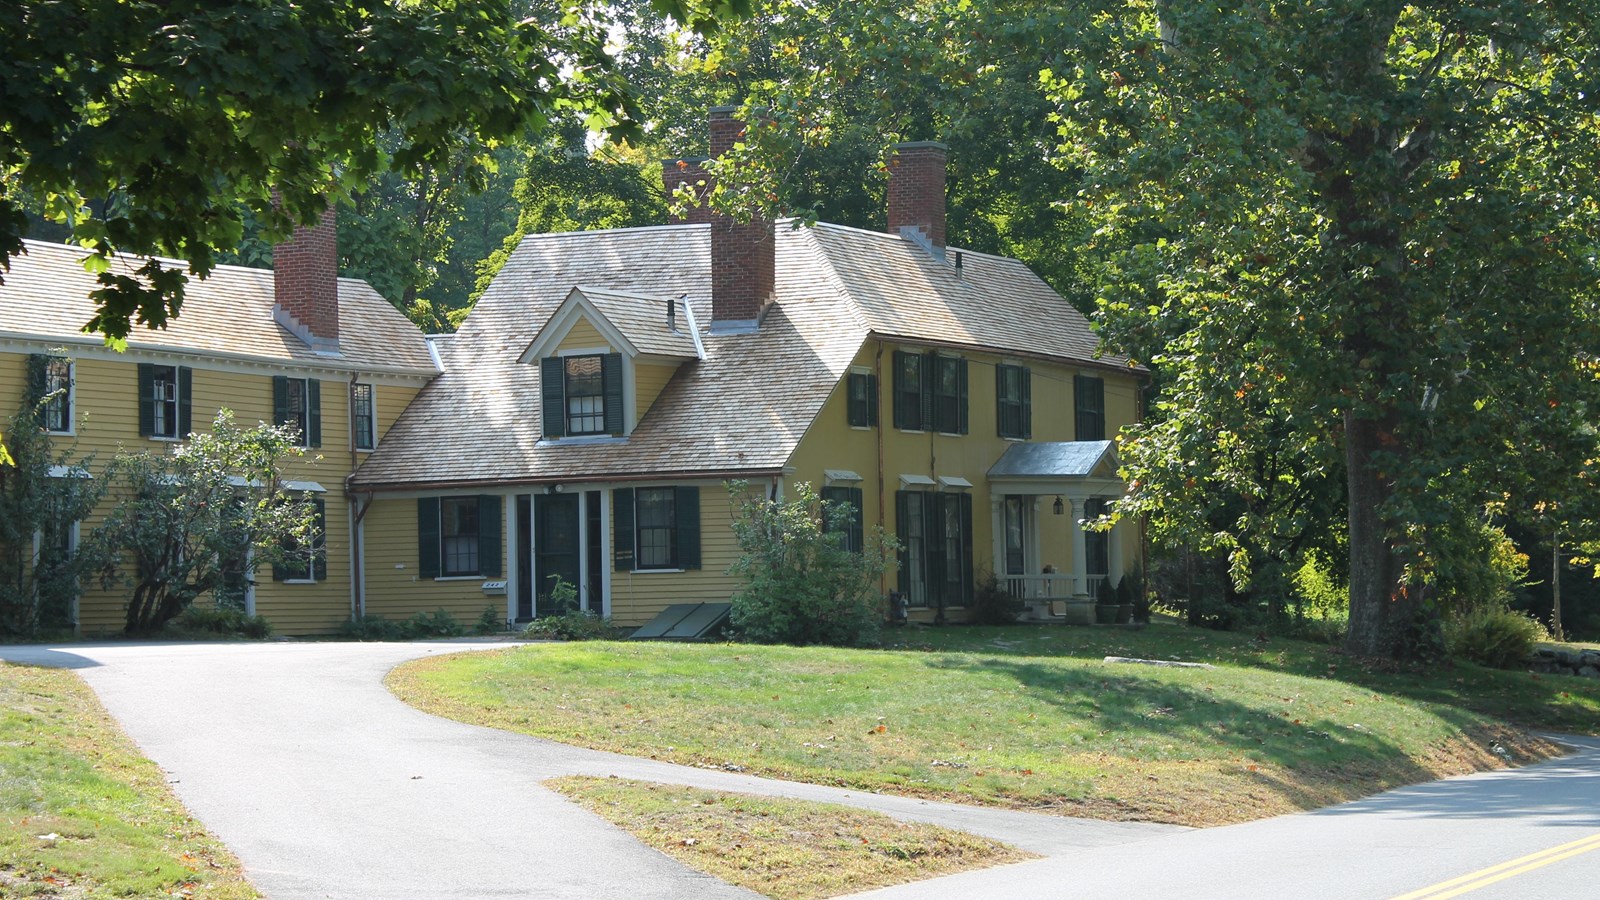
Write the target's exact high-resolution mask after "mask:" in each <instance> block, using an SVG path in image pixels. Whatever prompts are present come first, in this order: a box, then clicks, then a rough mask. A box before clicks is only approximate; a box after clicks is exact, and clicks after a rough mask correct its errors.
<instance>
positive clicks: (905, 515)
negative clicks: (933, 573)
mask: <svg viewBox="0 0 1600 900" xmlns="http://www.w3.org/2000/svg"><path fill="white" fill-rule="evenodd" d="M910 519H911V500H910V499H909V498H907V496H906V492H905V491H895V492H894V530H895V534H896V535H897V536H898V537H899V538H900V552H899V554H898V556H899V562H898V565H897V566H896V568H898V569H899V570H900V577H899V589H900V596H902V597H904V598H906V601H907V602H910V600H911V572H910V571H908V567H907V565H906V544H907V537H906V536H907V534H908V533H909V531H910V529H908V528H906V523H907V522H908V521H910Z"/></svg>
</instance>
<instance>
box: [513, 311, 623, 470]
mask: <svg viewBox="0 0 1600 900" xmlns="http://www.w3.org/2000/svg"><path fill="white" fill-rule="evenodd" d="M591 324H592V323H591ZM613 353H615V354H616V355H617V357H618V358H620V359H621V360H622V438H626V437H627V436H628V435H630V434H633V427H634V426H635V425H637V424H639V417H638V416H637V415H635V408H636V407H637V406H638V405H639V404H638V391H637V390H636V389H635V386H634V383H633V382H634V376H635V374H636V373H635V371H634V366H633V356H632V355H631V354H629V353H628V352H627V350H625V349H623V350H619V349H616V348H613V347H612V346H611V345H609V344H607V345H606V346H603V347H573V348H571V349H569V350H557V351H556V352H555V354H554V355H555V356H556V357H558V358H562V359H565V358H566V357H568V356H609V355H611V354H613ZM563 377H565V373H564V372H563ZM562 393H563V394H565V393H566V388H565V385H563V387H562ZM585 438H588V439H591V440H594V439H600V440H618V437H617V436H616V435H611V434H577V435H571V436H565V435H564V436H562V437H558V438H541V439H540V441H539V443H538V446H541V447H542V446H545V441H549V442H550V443H549V446H552V447H553V446H555V445H556V444H559V443H562V442H569V443H570V442H572V441H581V440H584V439H585Z"/></svg>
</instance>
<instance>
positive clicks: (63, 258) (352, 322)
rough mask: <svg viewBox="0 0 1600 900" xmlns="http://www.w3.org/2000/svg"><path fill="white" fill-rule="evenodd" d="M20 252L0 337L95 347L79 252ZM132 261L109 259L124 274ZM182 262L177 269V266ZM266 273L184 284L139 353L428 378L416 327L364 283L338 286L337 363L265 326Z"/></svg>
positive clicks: (2, 296)
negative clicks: (178, 302)
mask: <svg viewBox="0 0 1600 900" xmlns="http://www.w3.org/2000/svg"><path fill="white" fill-rule="evenodd" d="M23 243H24V245H25V247H26V248H27V253H25V254H23V255H21V256H17V257H15V258H14V259H12V261H11V271H10V272H7V273H5V284H4V285H0V334H6V335H10V336H19V337H29V338H39V339H46V340H52V341H61V342H63V343H80V344H81V343H89V342H92V343H96V344H98V343H99V339H98V338H96V337H94V336H92V335H85V334H83V332H82V328H83V325H84V323H85V322H87V321H89V319H90V318H92V317H93V316H94V303H93V302H92V301H91V300H90V299H89V294H90V292H91V291H94V290H95V289H96V288H98V287H99V283H98V282H96V280H95V277H94V276H93V275H90V274H89V273H88V272H85V271H84V269H83V265H82V264H81V263H80V260H81V259H82V258H83V256H84V251H83V250H81V249H79V248H77V247H69V246H65V245H62V244H48V243H43V242H41V241H24V242H23ZM142 262H143V261H142V260H140V259H138V258H130V257H124V258H119V259H116V260H114V261H113V263H112V267H113V271H118V270H121V271H123V272H128V273H131V272H132V271H133V270H134V269H136V268H138V266H139V265H141V264H142ZM174 264H175V265H182V263H174ZM272 279H273V273H272V271H271V270H270V269H251V268H245V267H243V266H218V267H217V268H216V270H215V271H213V272H212V273H211V276H210V277H208V278H206V279H205V280H204V281H202V280H200V279H197V278H191V279H190V280H189V283H188V285H187V286H186V287H185V288H184V302H183V309H182V312H181V314H180V315H179V316H178V318H176V319H173V320H171V321H169V322H168V323H167V328H166V330H164V331H150V330H148V329H144V328H140V327H138V326H137V325H136V326H135V327H134V329H133V331H132V332H131V333H130V334H129V335H128V345H129V346H130V347H136V348H151V349H162V350H177V351H180V352H181V351H189V352H193V353H195V354H199V355H207V354H211V355H219V354H231V355H238V356H244V357H251V358H255V359H261V360H272V361H278V362H287V363H300V364H306V365H316V366H319V367H324V368H335V369H358V370H363V371H373V370H385V371H399V372H407V373H414V374H418V375H432V374H434V373H435V372H436V371H437V369H435V368H434V365H433V360H432V358H431V357H430V356H429V354H428V349H427V345H426V344H425V343H424V342H423V339H422V332H421V331H419V330H418V329H417V327H416V326H415V325H413V324H412V323H411V321H410V320H408V319H407V318H406V317H405V316H404V315H403V314H402V313H401V312H400V311H399V310H397V309H395V308H394V305H393V304H391V303H389V301H387V300H385V299H383V297H382V296H380V295H379V294H378V292H377V291H374V290H373V289H372V288H371V287H370V286H368V285H367V283H366V282H365V281H359V280H356V279H352V278H341V279H339V350H340V354H341V356H340V357H328V356H319V355H317V354H316V353H315V352H313V351H312V350H311V348H310V347H308V346H306V345H305V343H304V342H302V341H301V340H300V339H299V338H297V337H295V336H294V335H293V334H292V333H290V332H289V331H288V330H286V329H284V328H283V327H282V326H280V325H278V324H277V323H276V322H274V321H273V319H272V303H273V281H272Z"/></svg>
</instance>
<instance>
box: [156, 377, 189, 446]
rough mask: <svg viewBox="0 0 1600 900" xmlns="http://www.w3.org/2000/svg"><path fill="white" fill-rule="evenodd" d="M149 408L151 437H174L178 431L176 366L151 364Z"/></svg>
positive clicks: (178, 435) (177, 434) (177, 435)
mask: <svg viewBox="0 0 1600 900" xmlns="http://www.w3.org/2000/svg"><path fill="white" fill-rule="evenodd" d="M151 374H152V376H153V377H152V380H151V389H150V398H149V403H150V408H151V410H152V411H153V413H154V417H153V419H152V423H151V430H150V434H151V436H152V437H162V438H176V437H182V435H180V434H179V433H178V367H177V366H151Z"/></svg>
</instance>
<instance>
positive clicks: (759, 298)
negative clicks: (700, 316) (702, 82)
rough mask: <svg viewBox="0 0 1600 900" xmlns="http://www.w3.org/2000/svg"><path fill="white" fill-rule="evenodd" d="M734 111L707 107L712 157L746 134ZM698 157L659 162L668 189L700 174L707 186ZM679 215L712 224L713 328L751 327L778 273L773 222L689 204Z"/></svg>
mask: <svg viewBox="0 0 1600 900" xmlns="http://www.w3.org/2000/svg"><path fill="white" fill-rule="evenodd" d="M737 111H738V108H737V107H733V106H716V107H712V108H711V110H710V114H709V116H708V119H707V126H708V130H709V131H710V150H711V155H712V156H713V157H717V156H721V155H722V154H724V153H726V152H727V151H728V150H730V149H732V147H733V145H734V144H735V143H736V142H738V140H739V139H740V138H741V137H742V136H743V135H744V128H745V123H744V122H742V121H740V120H739V119H737V118H735V115H734V114H735V113H736V112H737ZM701 162H703V160H702V159H699V158H694V157H683V158H679V159H669V160H666V161H665V162H663V163H662V169H661V177H662V181H663V183H664V184H665V186H666V189H667V192H668V193H669V194H670V193H672V192H673V191H674V190H676V189H677V187H678V185H680V184H684V183H689V184H693V183H695V182H697V181H701V180H704V181H705V182H706V189H707V191H709V189H710V188H711V187H712V186H714V184H715V182H714V180H713V179H712V178H711V177H710V176H708V174H707V173H706V171H705V169H704V168H703V167H702V166H701V165H700V163H701ZM677 221H680V222H687V223H689V224H708V225H709V226H710V229H711V331H712V333H713V334H715V333H723V334H728V333H739V332H745V331H754V330H755V329H756V328H757V326H758V325H759V324H760V321H761V314H762V312H764V311H765V310H766V308H767V306H768V305H769V304H771V303H772V292H773V286H774V283H775V276H776V272H775V268H776V266H775V261H774V254H773V250H774V246H773V233H772V223H771V222H770V221H768V220H766V219H761V218H757V219H753V220H751V221H750V222H746V223H739V222H736V221H734V219H733V218H732V217H731V216H726V215H723V214H721V213H716V212H712V211H711V210H710V209H708V208H707V207H705V206H703V205H697V206H695V207H694V208H692V209H690V210H689V212H688V214H687V215H685V216H683V217H682V218H680V219H678V220H677Z"/></svg>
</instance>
